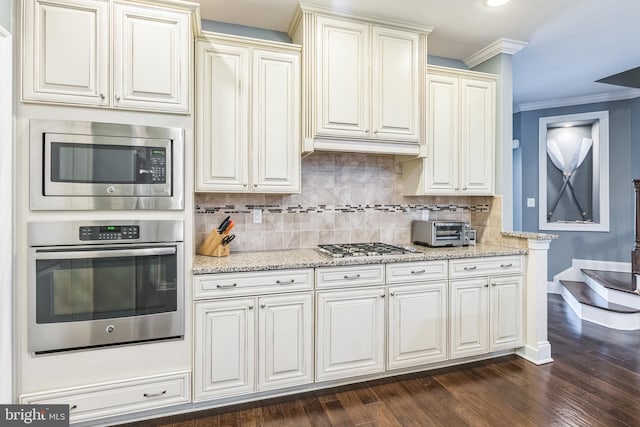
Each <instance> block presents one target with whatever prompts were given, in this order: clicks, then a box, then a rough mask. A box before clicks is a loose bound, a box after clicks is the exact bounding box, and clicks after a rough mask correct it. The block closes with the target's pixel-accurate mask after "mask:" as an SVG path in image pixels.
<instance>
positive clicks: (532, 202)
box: [527, 197, 536, 208]
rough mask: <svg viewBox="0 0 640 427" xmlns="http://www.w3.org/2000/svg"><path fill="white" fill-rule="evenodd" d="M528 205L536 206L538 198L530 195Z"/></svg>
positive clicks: (530, 206)
mask: <svg viewBox="0 0 640 427" xmlns="http://www.w3.org/2000/svg"><path fill="white" fill-rule="evenodd" d="M527 207H528V208H535V207H536V199H535V198H533V197H529V198H528V199H527Z"/></svg>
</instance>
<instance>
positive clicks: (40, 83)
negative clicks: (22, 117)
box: [22, 0, 193, 113]
mask: <svg viewBox="0 0 640 427" xmlns="http://www.w3.org/2000/svg"><path fill="white" fill-rule="evenodd" d="M169 3H170V2H163V3H162V6H156V5H153V4H152V3H145V4H144V5H142V4H136V3H128V2H110V1H106V0H52V1H44V0H27V1H25V2H24V5H25V8H24V11H25V13H24V23H23V41H24V44H23V46H24V48H23V53H22V54H23V70H22V71H23V90H22V99H23V100H25V101H36V102H51V103H58V104H72V105H74V104H75V105H88V106H98V107H109V108H126V109H133V110H148V111H164V112H173V113H188V112H189V91H190V74H191V57H192V56H191V45H192V40H193V38H192V29H191V13H192V12H191V9H190V8H189V9H183V7H184V5H186V4H187V3H184V2H180V3H176V8H173V6H170V7H168V6H167V4H169ZM189 7H191V6H189ZM112 42H113V43H112Z"/></svg>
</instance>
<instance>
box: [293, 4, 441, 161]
mask: <svg viewBox="0 0 640 427" xmlns="http://www.w3.org/2000/svg"><path fill="white" fill-rule="evenodd" d="M430 32H431V28H428V27H418V26H413V25H409V24H406V25H405V24H401V23H397V22H387V21H384V20H380V19H376V18H370V17H368V18H360V17H357V16H346V15H344V14H341V15H340V16H337V15H333V14H331V13H330V12H328V11H327V10H324V9H320V8H313V7H308V6H302V8H301V10H300V11H299V13H298V14H297V15H296V17H295V18H294V21H293V23H292V25H291V27H290V30H289V34H290V35H291V36H292V39H293V40H294V41H295V42H296V43H300V44H302V45H303V46H304V50H303V82H302V88H303V96H302V99H303V107H304V110H305V111H304V116H303V120H302V134H303V138H304V151H305V152H312V151H315V150H326V151H351V152H368V153H383V154H405V155H418V154H419V153H420V150H421V148H420V147H421V144H420V143H424V141H423V140H424V137H423V135H424V129H425V127H424V122H425V120H424V118H423V115H424V112H425V111H424V104H425V102H424V99H425V96H426V88H425V76H426V57H427V55H426V46H427V44H426V43H427V41H426V39H427V35H428V34H429V33H430Z"/></svg>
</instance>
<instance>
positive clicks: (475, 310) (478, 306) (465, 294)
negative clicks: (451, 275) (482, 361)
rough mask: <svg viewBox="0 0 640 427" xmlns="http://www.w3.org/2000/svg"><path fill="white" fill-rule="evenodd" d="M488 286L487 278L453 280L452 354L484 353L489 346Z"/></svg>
mask: <svg viewBox="0 0 640 427" xmlns="http://www.w3.org/2000/svg"><path fill="white" fill-rule="evenodd" d="M488 287H489V279H487V278H479V279H469V280H452V281H451V285H450V293H449V298H450V301H451V306H450V322H451V330H450V332H451V349H450V357H451V358H456V357H466V356H474V355H477V354H484V353H486V352H487V351H488V350H489V343H488V340H489V331H488V325H487V320H488V318H489V313H488V312H487V311H488V309H489V308H488Z"/></svg>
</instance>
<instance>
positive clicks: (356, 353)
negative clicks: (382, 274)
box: [316, 287, 386, 381]
mask: <svg viewBox="0 0 640 427" xmlns="http://www.w3.org/2000/svg"><path fill="white" fill-rule="evenodd" d="M385 296H386V292H385V288H384V287H365V288H357V289H337V290H327V291H318V292H317V294H316V381H327V380H336V379H341V378H349V377H356V376H360V375H366V374H375V373H379V372H384V370H385V366H384V350H385V333H384V326H385Z"/></svg>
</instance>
